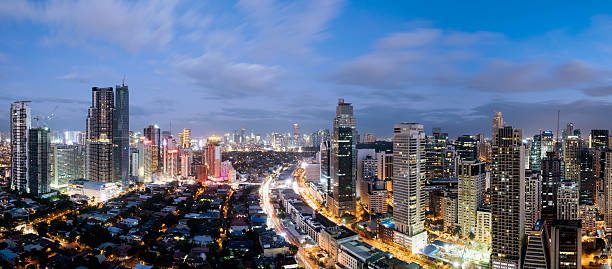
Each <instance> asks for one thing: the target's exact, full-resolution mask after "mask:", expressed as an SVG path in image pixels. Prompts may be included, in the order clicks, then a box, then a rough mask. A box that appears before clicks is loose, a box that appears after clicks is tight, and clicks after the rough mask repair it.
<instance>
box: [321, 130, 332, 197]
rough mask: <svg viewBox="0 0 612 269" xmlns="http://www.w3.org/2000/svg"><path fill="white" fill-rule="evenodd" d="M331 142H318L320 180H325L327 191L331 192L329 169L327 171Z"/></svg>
mask: <svg viewBox="0 0 612 269" xmlns="http://www.w3.org/2000/svg"><path fill="white" fill-rule="evenodd" d="M330 150H331V144H330V141H329V140H327V141H323V142H321V144H320V150H319V152H320V154H319V158H320V159H319V163H321V180H323V182H325V184H326V185H327V192H331V189H330V187H331V186H330V171H329V161H330V158H331V156H330V152H331V151H330Z"/></svg>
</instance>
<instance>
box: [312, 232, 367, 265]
mask: <svg viewBox="0 0 612 269" xmlns="http://www.w3.org/2000/svg"><path fill="white" fill-rule="evenodd" d="M358 239H359V235H358V234H357V233H355V232H353V231H351V230H350V229H349V228H347V227H344V226H333V227H327V228H325V229H323V230H321V232H320V233H319V242H318V243H319V246H320V247H321V249H323V250H325V252H327V254H329V256H330V258H331V259H332V260H333V261H334V262H338V248H339V247H340V245H341V244H342V243H345V242H349V241H353V240H358Z"/></svg>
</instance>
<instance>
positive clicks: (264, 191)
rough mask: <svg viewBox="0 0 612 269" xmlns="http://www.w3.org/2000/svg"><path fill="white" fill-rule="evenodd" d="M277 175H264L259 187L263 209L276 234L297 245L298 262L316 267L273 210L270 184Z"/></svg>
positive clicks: (311, 267)
mask: <svg viewBox="0 0 612 269" xmlns="http://www.w3.org/2000/svg"><path fill="white" fill-rule="evenodd" d="M277 177H278V173H275V174H273V175H270V176H268V177H266V179H265V180H264V182H263V183H262V185H261V188H260V189H259V195H260V198H261V200H262V202H263V209H264V211H265V212H266V215H268V217H269V218H270V219H271V220H272V223H273V226H274V229H275V230H276V232H277V233H278V234H281V235H285V238H286V239H287V241H289V243H291V244H294V245H296V246H298V253H297V255H296V257H297V259H298V262H299V263H301V264H302V265H304V266H306V268H308V269H314V268H318V266H317V265H315V264H314V262H313V261H311V260H310V259H308V258H306V257H305V255H304V254H305V253H306V251H305V248H304V245H303V244H301V243H300V242H299V241H298V240H297V238H295V237H294V236H293V235H292V234H291V233H289V232H288V231H286V229H285V227H284V226H283V224H282V222H281V220H280V219H279V218H278V217H277V216H276V211H275V210H274V206H273V205H272V201H271V199H270V193H271V192H272V188H271V185H272V183H273V182H274V181H275V180H276V179H277Z"/></svg>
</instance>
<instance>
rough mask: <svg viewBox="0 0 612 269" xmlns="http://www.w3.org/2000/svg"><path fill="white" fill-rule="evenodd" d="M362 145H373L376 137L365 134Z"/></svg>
mask: <svg viewBox="0 0 612 269" xmlns="http://www.w3.org/2000/svg"><path fill="white" fill-rule="evenodd" d="M363 142H364V143H374V142H376V136H375V135H374V134H366V135H365V140H364V141H363Z"/></svg>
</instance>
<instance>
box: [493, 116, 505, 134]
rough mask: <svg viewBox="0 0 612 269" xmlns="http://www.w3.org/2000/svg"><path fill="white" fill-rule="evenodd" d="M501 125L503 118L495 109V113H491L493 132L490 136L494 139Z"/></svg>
mask: <svg viewBox="0 0 612 269" xmlns="http://www.w3.org/2000/svg"><path fill="white" fill-rule="evenodd" d="M503 127H504V118H503V117H502V113H501V112H500V111H495V114H494V115H493V134H492V136H491V137H493V139H495V137H497V132H498V131H499V128H503Z"/></svg>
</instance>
